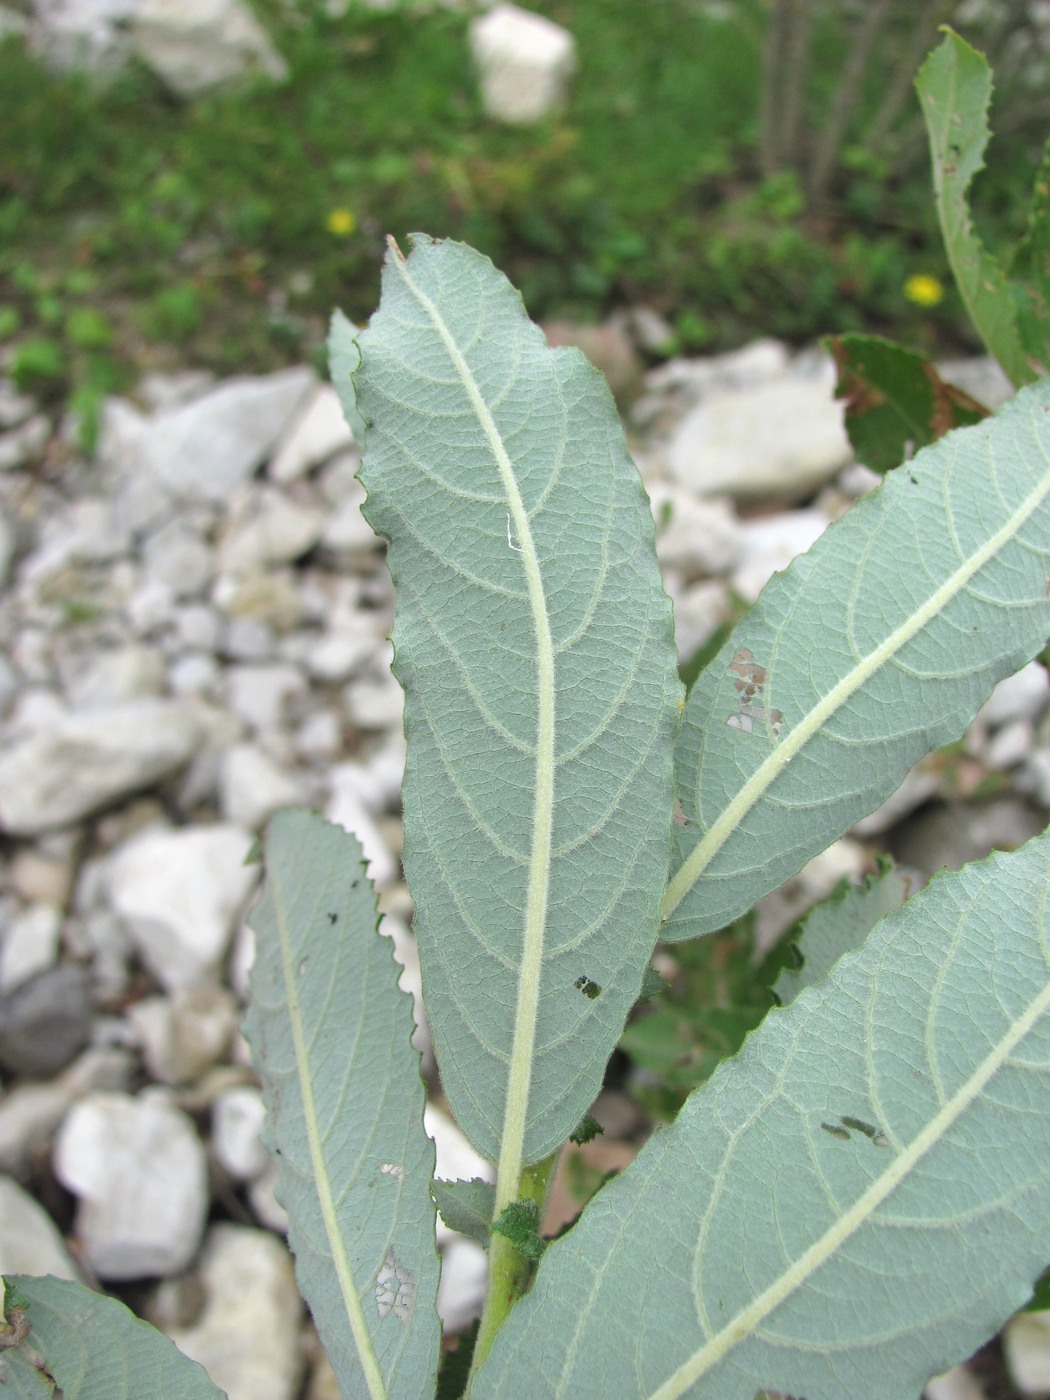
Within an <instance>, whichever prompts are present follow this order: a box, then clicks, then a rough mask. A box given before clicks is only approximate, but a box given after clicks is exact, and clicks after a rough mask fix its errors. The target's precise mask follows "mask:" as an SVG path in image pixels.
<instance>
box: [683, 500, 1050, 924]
mask: <svg viewBox="0 0 1050 1400" xmlns="http://www.w3.org/2000/svg"><path fill="white" fill-rule="evenodd" d="M884 489H885V488H884ZM1048 492H1050V474H1047V475H1046V476H1044V477H1043V479H1042V480H1041V481H1040V483H1039V485H1038V487H1037V488H1036V489H1035V490H1034V491H1033V492H1031V494H1030V495H1029V496H1028V497H1027V499H1026V500H1024V501H1023V502H1022V503H1021V505H1020V506H1019V507H1018V508H1017V510H1015V511H1014V512H1013V514H1012V515H1010V516H1009V517H1008V518H1007V519H1006V521H1005V522H1004V524H1003V525H1001V526H1000V528H999V529H998V530H997V531H996V532H995V533H994V534H993V535H991V536H990V537H989V539H988V540H987V541H986V542H985V544H984V545H983V546H982V547H981V548H980V549H979V550H977V551H975V553H974V554H972V555H971V556H970V557H969V558H968V559H967V560H965V561H964V563H963V564H961V565H960V566H959V568H957V569H956V570H955V572H954V573H953V574H951V575H949V577H948V578H947V579H945V581H944V582H943V583H942V584H941V585H940V587H939V588H937V589H935V590H934V592H933V593H932V594H931V595H930V597H929V598H928V599H927V600H926V602H925V603H924V604H923V605H922V607H920V608H917V609H916V610H915V611H914V612H913V613H911V614H910V616H909V617H907V618H905V620H904V621H903V622H902V623H901V624H900V626H899V627H897V628H895V629H894V631H892V632H891V633H890V635H889V636H888V637H886V638H885V640H884V641H882V642H881V643H880V644H879V646H877V647H876V648H875V649H874V650H873V651H871V652H869V654H868V655H867V656H865V657H863V658H862V659H861V660H860V661H859V662H858V663H857V664H856V665H855V666H854V667H853V668H852V670H850V671H847V672H846V674H845V675H844V676H843V677H842V678H841V679H840V680H839V681H838V682H837V683H836V684H835V685H834V686H832V688H831V690H829V691H828V692H827V694H826V695H824V696H823V697H822V698H821V699H820V700H819V701H818V702H817V704H816V705H814V706H813V708H812V709H811V710H810V711H809V712H808V713H807V714H806V715H804V716H803V718H802V719H801V720H800V721H799V723H798V724H797V725H796V726H795V727H794V728H793V729H792V730H790V731H789V733H788V734H787V735H786V736H785V737H784V738H783V739H781V741H780V742H779V743H778V744H777V746H776V748H774V749H772V750H771V751H770V753H769V754H768V755H767V756H766V758H765V759H764V760H763V761H762V763H760V764H759V766H758V767H757V768H756V769H755V771H754V773H752V775H751V777H750V778H749V779H748V780H747V782H746V783H744V784H743V786H742V787H741V788H740V790H739V792H737V794H736V795H735V796H734V798H733V799H732V801H731V802H730V803H729V804H728V806H726V807H725V809H724V810H723V811H722V812H721V814H720V815H719V816H718V817H717V818H716V820H715V821H714V822H713V823H712V824H711V826H710V827H709V828H708V830H707V831H706V833H705V834H704V836H703V837H702V838H701V839H700V840H699V841H698V842H697V844H696V846H694V848H693V850H692V851H691V853H690V854H689V856H688V857H687V858H686V860H685V861H683V863H682V865H681V866H680V867H679V869H678V871H677V872H676V873H675V875H674V876H673V877H672V879H671V880H670V882H669V883H668V885H667V888H666V889H665V891H664V897H663V900H662V902H661V905H660V919H661V922H665V921H666V920H667V919H669V918H670V916H671V915H672V914H673V913H674V911H675V909H677V907H678V905H679V904H680V903H681V902H682V900H683V899H684V898H685V896H686V895H687V894H688V893H689V890H690V889H691V888H692V887H693V885H694V884H695V883H696V881H697V880H698V879H699V878H700V876H701V874H702V873H703V872H704V870H706V868H707V867H708V865H710V863H711V861H712V860H714V858H715V856H716V855H717V854H718V852H719V851H720V850H721V849H722V847H723V846H724V845H725V843H726V841H728V839H729V837H730V836H731V835H732V834H733V832H734V831H735V830H736V828H737V827H738V826H739V825H740V823H741V822H742V821H743V819H744V817H745V816H746V815H747V814H748V812H750V810H751V809H752V807H754V806H755V804H756V803H757V802H758V801H759V799H760V798H761V797H763V796H764V795H765V793H766V791H767V790H768V789H769V787H770V786H771V785H772V783H773V782H774V780H775V779H776V778H777V777H778V776H779V774H780V773H781V772H783V770H784V768H785V767H786V766H787V765H788V763H789V762H790V761H791V760H792V759H793V758H794V757H795V755H796V754H797V753H798V752H799V751H800V750H801V749H802V748H803V746H804V745H805V744H807V743H808V742H809V740H810V739H811V738H813V736H814V735H815V734H816V733H818V731H819V730H820V729H822V728H823V726H824V725H825V724H826V723H827V721H828V720H829V719H830V718H831V716H832V715H833V714H834V713H835V712H836V710H838V709H839V707H840V706H841V705H843V704H844V703H845V701H846V700H848V699H849V698H850V697H851V696H852V695H854V694H855V693H856V692H857V691H858V690H859V689H860V688H861V686H862V685H864V683H865V682H866V681H868V680H869V679H870V678H871V677H872V676H873V675H874V674H875V672H876V671H878V669H879V668H880V667H881V666H883V665H884V664H885V663H886V662H887V661H889V660H890V659H891V658H892V657H893V656H894V655H896V653H897V652H898V651H900V649H901V648H902V647H903V646H904V645H905V644H906V643H907V642H909V641H911V640H912V638H913V637H915V636H916V635H917V634H918V633H919V632H920V631H921V630H922V629H923V627H925V626H926V625H927V623H929V622H931V621H932V620H933V618H935V617H936V616H937V614H938V613H939V612H941V611H942V610H943V609H944V608H945V607H946V606H947V604H948V603H949V602H950V601H951V600H952V598H954V597H955V596H956V594H958V593H959V592H961V591H962V589H963V588H964V587H965V586H966V584H967V583H969V581H970V579H971V578H973V576H974V575H975V574H976V573H978V572H979V571H980V570H981V569H982V568H983V567H984V566H985V564H987V563H988V562H989V561H990V560H991V559H993V558H994V557H995V555H996V554H997V553H998V552H999V550H1000V549H1001V548H1002V547H1003V545H1005V544H1006V543H1008V542H1009V541H1010V540H1011V539H1012V538H1013V537H1014V535H1016V533H1017V532H1018V530H1019V529H1020V528H1021V526H1022V525H1023V524H1024V523H1025V521H1026V520H1028V518H1029V517H1030V516H1031V515H1032V513H1033V512H1034V511H1035V510H1037V509H1038V507H1039V506H1040V505H1041V504H1042V502H1043V500H1044V498H1045V497H1046V495H1047V493H1048Z"/></svg>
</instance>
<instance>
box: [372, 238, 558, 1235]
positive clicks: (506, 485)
mask: <svg viewBox="0 0 1050 1400" xmlns="http://www.w3.org/2000/svg"><path fill="white" fill-rule="evenodd" d="M389 265H390V266H391V267H392V268H394V269H395V270H396V271H397V273H398V274H399V275H400V276H401V278H402V279H403V281H404V283H405V285H406V287H407V288H408V290H409V291H410V292H411V293H412V295H413V296H414V297H415V298H416V301H417V302H418V304H419V305H420V307H421V308H422V309H423V311H424V312H425V313H426V315H427V317H428V318H429V320H430V322H431V324H432V325H433V327H434V329H435V331H436V332H437V334H438V335H439V336H440V338H441V341H442V343H443V344H444V346H445V349H446V350H447V352H448V355H449V358H450V359H451V361H452V364H453V366H454V368H455V371H456V373H457V375H458V376H459V379H460V382H461V383H462V385H463V388H464V390H465V391H466V394H467V397H468V399H469V400H470V404H471V407H472V408H473V410H474V413H475V415H476V416H477V419H478V423H479V424H480V426H481V430H482V432H483V433H484V435H485V438H486V441H487V442H488V444H489V447H490V449H491V451H492V455H493V458H494V460H495V462H496V466H497V468H498V470H499V474H500V480H501V482H502V484H503V490H504V493H505V496H506V501H507V507H508V510H509V513H510V517H511V522H512V526H513V532H514V537H515V538H516V540H517V545H516V547H515V552H516V553H518V554H519V556H520V558H521V562H522V566H523V568H524V572H525V581H526V587H527V592H528V599H529V609H530V612H531V613H532V621H533V629H534V632H535V638H536V691H537V697H536V698H537V718H536V787H535V794H534V799H533V816H532V844H531V852H530V856H529V874H528V885H527V895H526V904H525V925H524V929H523V938H522V958H521V969H520V975H519V978H518V996H517V1003H516V1006H515V1013H514V1036H513V1040H512V1043H511V1054H510V1068H509V1073H508V1079H507V1094H506V1102H505V1106H504V1116H503V1128H502V1132H501V1137H500V1152H499V1162H498V1164H497V1175H496V1204H495V1215H499V1214H500V1213H501V1212H502V1211H503V1210H504V1209H505V1207H506V1206H508V1205H510V1203H511V1202H512V1201H514V1200H515V1199H516V1198H517V1195H518V1183H519V1179H520V1177H521V1169H522V1162H523V1152H524V1143H525V1126H526V1122H527V1118H528V1106H529V1089H530V1085H531V1079H532V1061H533V1055H534V1053H535V1046H536V1025H537V1018H538V1014H539V999H540V975H541V971H542V965H543V948H544V939H545V932H546V923H547V900H548V892H549V885H550V864H551V848H552V842H553V833H554V771H555V761H554V752H555V715H554V710H555V699H554V645H553V640H552V637H551V629H550V618H549V616H548V613H547V599H546V594H545V592H544V587H543V576H542V573H541V571H540V564H539V557H538V555H537V552H536V542H535V539H534V538H533V534H532V529H531V523H530V519H529V512H528V511H527V510H526V508H525V502H524V501H523V500H522V497H521V492H520V490H519V489H518V482H517V478H516V477H515V475H514V466H513V463H512V462H511V460H510V456H509V455H508V453H507V449H506V447H505V446H504V443H503V438H502V435H501V433H500V431H499V428H498V427H497V425H496V422H495V419H494V418H493V416H492V412H491V410H490V409H489V406H488V404H487V403H486V402H485V399H484V396H483V395H482V393H481V390H480V388H479V387H478V383H477V380H476V378H475V377H474V374H473V371H472V370H471V368H470V365H469V364H468V363H467V360H466V358H465V356H464V354H463V352H462V351H461V350H460V348H459V345H458V344H457V342H456V340H455V338H454V336H453V334H452V332H451V330H450V328H449V326H448V325H447V323H446V322H445V319H444V317H443V316H442V315H441V312H440V311H439V309H438V308H437V306H436V305H435V304H434V302H433V301H432V300H431V298H430V297H428V296H427V294H426V293H425V292H424V291H423V289H422V288H421V287H420V286H419V285H418V284H417V283H416V281H415V279H414V278H413V277H412V275H411V273H410V272H409V271H408V265H407V260H406V259H405V258H404V257H403V256H402V255H401V254H400V253H399V252H398V251H397V250H396V249H395V250H394V256H393V258H392V259H391V261H390V264H389Z"/></svg>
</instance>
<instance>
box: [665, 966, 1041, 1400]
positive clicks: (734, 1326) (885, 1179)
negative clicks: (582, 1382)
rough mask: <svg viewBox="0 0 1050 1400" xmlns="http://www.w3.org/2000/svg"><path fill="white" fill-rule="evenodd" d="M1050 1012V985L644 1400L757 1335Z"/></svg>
mask: <svg viewBox="0 0 1050 1400" xmlns="http://www.w3.org/2000/svg"><path fill="white" fill-rule="evenodd" d="M1048 1009H1050V981H1048V982H1047V984H1046V986H1045V987H1044V988H1043V990H1042V991H1041V992H1040V994H1039V995H1038V996H1037V997H1035V998H1034V999H1033V1000H1032V1002H1031V1003H1030V1005H1029V1006H1028V1007H1027V1009H1026V1010H1025V1012H1024V1014H1023V1015H1021V1016H1019V1017H1018V1018H1017V1019H1016V1020H1015V1021H1014V1022H1013V1023H1012V1024H1011V1025H1010V1026H1009V1028H1008V1030H1007V1032H1006V1034H1005V1035H1004V1036H1003V1037H1002V1039H1001V1040H1000V1041H999V1043H998V1044H997V1045H995V1046H994V1047H993V1048H992V1050H990V1051H989V1053H988V1054H987V1055H986V1056H985V1058H984V1059H983V1060H982V1061H981V1062H980V1064H979V1065H978V1066H977V1068H976V1070H975V1071H974V1073H973V1074H971V1075H970V1077H969V1078H968V1079H967V1080H965V1081H964V1082H963V1083H962V1084H961V1085H960V1087H959V1088H958V1089H957V1090H956V1092H955V1093H954V1094H953V1095H952V1097H951V1098H950V1099H948V1100H947V1101H946V1102H945V1103H944V1105H943V1107H942V1108H941V1109H940V1110H939V1111H938V1112H937V1113H936V1114H935V1115H934V1116H933V1118H931V1120H930V1122H929V1123H928V1124H927V1125H926V1127H925V1128H924V1129H923V1130H922V1132H921V1133H919V1134H918V1135H917V1136H916V1137H915V1138H914V1139H913V1141H912V1142H911V1143H910V1144H909V1145H908V1146H907V1147H906V1148H904V1149H903V1150H902V1151H901V1152H900V1153H899V1154H898V1156H896V1157H895V1158H894V1159H893V1160H892V1162H891V1163H890V1165H889V1166H888V1167H887V1169H886V1171H884V1172H883V1173H882V1175H881V1176H880V1177H878V1178H877V1179H876V1180H875V1181H873V1182H872V1183H871V1185H870V1186H869V1187H868V1189H867V1190H866V1191H865V1192H864V1193H863V1194H862V1195H861V1196H859V1197H858V1198H857V1200H856V1201H855V1202H854V1204H853V1205H852V1206H851V1207H850V1208H849V1210H847V1211H846V1212H845V1213H844V1214H843V1215H841V1216H840V1217H839V1219H838V1220H836V1221H835V1223H834V1224H833V1225H832V1226H831V1227H830V1228H829V1229H828V1230H825V1232H824V1234H823V1235H821V1236H820V1238H819V1239H816V1240H814V1242H813V1243H812V1244H811V1245H810V1247H809V1248H808V1249H807V1250H806V1251H805V1252H804V1253H803V1254H802V1255H801V1256H800V1257H799V1258H798V1259H797V1260H796V1261H795V1263H794V1264H792V1265H791V1267H790V1268H789V1269H787V1270H785V1272H784V1273H783V1274H781V1276H780V1277H779V1278H778V1279H776V1280H775V1281H774V1282H773V1283H772V1284H770V1286H769V1287H768V1288H766V1289H764V1290H763V1292H762V1293H760V1294H759V1296H758V1297H757V1298H756V1299H755V1300H754V1301H753V1302H752V1303H751V1304H750V1305H749V1306H748V1307H746V1308H742V1309H741V1311H740V1312H739V1313H737V1315H736V1317H734V1318H733V1319H732V1320H731V1321H729V1322H728V1323H726V1325H725V1326H724V1327H722V1328H721V1329H720V1330H719V1331H718V1332H716V1333H715V1334H714V1336H712V1337H711V1338H709V1340H708V1341H707V1342H705V1344H704V1345H703V1346H702V1347H699V1348H698V1349H697V1350H696V1351H695V1352H694V1353H693V1355H692V1356H691V1357H690V1358H689V1360H688V1361H685V1362H683V1364H682V1365H681V1366H679V1367H678V1368H677V1370H675V1371H674V1372H673V1373H672V1374H671V1375H670V1376H669V1377H668V1378H667V1380H666V1381H664V1382H663V1384H662V1385H660V1386H658V1387H657V1389H656V1390H654V1391H651V1392H650V1393H649V1394H648V1396H646V1398H645V1400H677V1397H678V1396H680V1395H683V1394H684V1393H685V1392H686V1391H687V1390H688V1389H689V1387H690V1386H691V1385H693V1384H694V1383H695V1382H696V1381H697V1380H699V1379H700V1378H701V1377H702V1376H704V1375H706V1374H707V1373H708V1372H709V1371H710V1370H711V1369H712V1367H714V1366H715V1365H717V1364H718V1362H719V1361H721V1360H722V1359H723V1357H725V1356H726V1355H727V1354H728V1353H729V1352H730V1351H731V1350H732V1349H733V1347H735V1346H736V1345H737V1344H738V1343H740V1342H742V1341H746V1340H747V1339H748V1338H749V1337H750V1336H752V1335H753V1333H754V1332H755V1330H756V1329H757V1327H758V1326H759V1324H760V1323H762V1322H763V1321H764V1320H765V1319H766V1318H767V1317H768V1316H769V1315H770V1313H772V1312H773V1310H774V1309H775V1308H777V1307H779V1306H780V1304H781V1303H783V1302H784V1301H785V1300H786V1299H787V1298H789V1297H790V1296H791V1295H792V1294H793V1293H795V1292H796V1291H797V1290H798V1289H799V1288H801V1287H802V1285H803V1284H805V1283H806V1282H807V1281H808V1280H809V1279H810V1278H811V1277H812V1275H813V1274H814V1273H816V1271H817V1270H818V1269H819V1268H820V1267H821V1266H822V1265H823V1264H824V1263H826V1262H827V1260H828V1259H830V1258H831V1257H832V1256H833V1255H834V1254H835V1252H836V1251H837V1250H838V1249H839V1248H841V1246H842V1245H843V1244H844V1243H845V1242H846V1240H848V1239H849V1238H850V1237H851V1236H852V1235H853V1234H855V1233H856V1231H857V1230H858V1229H860V1227H861V1226H863V1225H865V1224H866V1223H867V1222H868V1220H870V1218H871V1216H872V1215H873V1214H874V1212H875V1211H876V1210H877V1209H878V1208H879V1206H880V1205H881V1204H882V1203H883V1201H885V1200H886V1198H887V1197H888V1196H889V1195H890V1194H891V1193H892V1192H893V1191H894V1190H895V1189H896V1188H897V1187H898V1186H899V1185H900V1183H901V1182H902V1181H903V1180H904V1179H905V1178H906V1177H907V1175H908V1173H909V1172H911V1171H912V1170H914V1168H915V1167H916V1166H917V1165H918V1163H919V1162H920V1161H921V1160H922V1158H923V1157H924V1156H925V1155H926V1153H927V1152H929V1151H930V1150H931V1148H933V1147H935V1146H936V1145H937V1143H939V1142H940V1140H941V1138H942V1137H943V1136H944V1134H945V1133H946V1132H947V1131H948V1129H949V1128H951V1127H952V1126H953V1125H954V1124H955V1122H956V1121H957V1120H958V1119H959V1118H960V1117H961V1116H962V1115H963V1113H965V1112H966V1110H967V1109H968V1108H970V1106H971V1105H972V1104H973V1103H974V1101H975V1100H976V1099H977V1098H978V1097H979V1096H980V1094H981V1093H982V1092H983V1091H984V1089H985V1088H986V1087H987V1085H988V1084H989V1083H990V1082H991V1080H992V1079H993V1078H994V1076H995V1075H996V1074H997V1073H998V1071H999V1070H1000V1069H1001V1068H1002V1066H1003V1065H1004V1064H1005V1063H1006V1061H1007V1059H1008V1058H1009V1056H1010V1055H1011V1054H1012V1053H1013V1051H1014V1050H1015V1049H1016V1048H1017V1046H1018V1045H1019V1044H1020V1043H1021V1041H1022V1040H1023V1039H1024V1038H1025V1036H1026V1035H1027V1034H1028V1033H1029V1031H1031V1030H1032V1029H1033V1027H1034V1026H1035V1024H1036V1022H1037V1021H1038V1020H1039V1019H1040V1017H1041V1016H1043V1015H1044V1014H1045V1013H1046V1012H1047V1010H1048Z"/></svg>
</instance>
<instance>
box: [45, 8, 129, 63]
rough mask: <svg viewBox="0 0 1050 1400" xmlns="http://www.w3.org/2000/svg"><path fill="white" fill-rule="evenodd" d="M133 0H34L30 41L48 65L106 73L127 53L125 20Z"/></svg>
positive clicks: (121, 61)
mask: <svg viewBox="0 0 1050 1400" xmlns="http://www.w3.org/2000/svg"><path fill="white" fill-rule="evenodd" d="M134 4H135V0H34V6H33V9H34V18H33V21H32V23H31V25H30V29H29V38H30V44H31V47H32V49H33V51H34V52H35V53H38V54H39V55H40V56H41V57H42V58H43V59H44V61H45V62H46V63H47V64H48V66H49V67H51V68H54V69H56V70H58V71H60V72H69V71H71V70H73V69H79V70H85V71H88V72H93V73H107V72H111V71H112V70H114V69H116V68H118V67H119V66H120V65H121V64H122V63H124V61H125V59H126V58H127V56H128V47H129V46H128V39H127V34H126V31H125V27H124V22H125V21H126V20H127V18H128V16H129V15H130V14H131V11H132V9H133V8H134Z"/></svg>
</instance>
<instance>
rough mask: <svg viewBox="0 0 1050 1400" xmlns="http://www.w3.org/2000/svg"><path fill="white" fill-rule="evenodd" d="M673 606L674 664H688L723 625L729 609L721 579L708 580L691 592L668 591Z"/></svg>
mask: <svg viewBox="0 0 1050 1400" xmlns="http://www.w3.org/2000/svg"><path fill="white" fill-rule="evenodd" d="M669 591H670V593H671V602H672V604H673V606H674V641H675V648H676V649H677V651H678V660H679V661H682V662H685V661H689V660H691V658H692V657H693V656H695V655H696V653H697V652H698V651H699V650H700V648H701V647H702V646H704V645H705V643H707V642H709V641H710V639H711V638H712V637H713V636H714V634H715V632H716V631H717V630H718V628H719V627H721V626H722V624H723V623H724V622H727V621H728V620H729V616H730V613H731V611H732V610H731V608H730V605H729V596H728V593H727V591H726V585H725V584H724V583H723V582H722V580H721V579H709V580H708V581H707V582H706V583H697V584H694V585H693V587H692V588H684V589H680V590H679V589H677V588H674V589H671V590H669Z"/></svg>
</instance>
